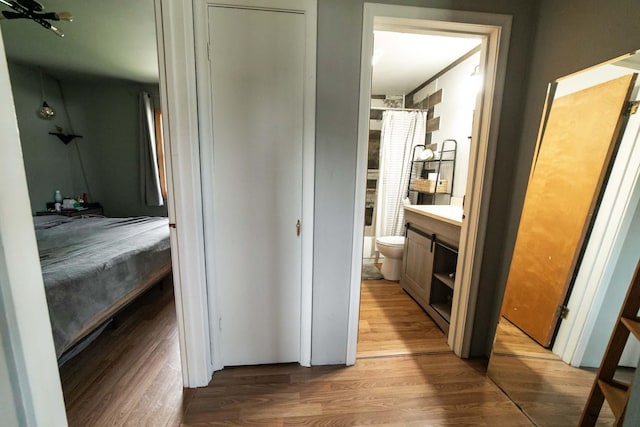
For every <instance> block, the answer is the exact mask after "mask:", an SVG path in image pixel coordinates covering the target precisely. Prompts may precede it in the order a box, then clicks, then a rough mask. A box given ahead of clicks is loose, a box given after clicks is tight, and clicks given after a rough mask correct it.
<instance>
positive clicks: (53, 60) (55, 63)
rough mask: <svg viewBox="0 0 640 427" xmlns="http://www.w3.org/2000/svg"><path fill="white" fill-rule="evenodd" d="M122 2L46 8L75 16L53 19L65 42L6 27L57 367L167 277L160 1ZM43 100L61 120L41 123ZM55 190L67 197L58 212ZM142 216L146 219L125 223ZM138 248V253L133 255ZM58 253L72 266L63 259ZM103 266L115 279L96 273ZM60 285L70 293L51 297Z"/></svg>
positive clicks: (18, 23) (23, 24) (23, 25)
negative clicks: (125, 25)
mask: <svg viewBox="0 0 640 427" xmlns="http://www.w3.org/2000/svg"><path fill="white" fill-rule="evenodd" d="M116 6H117V5H116V4H115V3H113V2H105V3H101V4H100V5H99V6H96V5H87V4H83V3H78V2H70V1H51V2H47V4H46V7H47V12H52V11H56V12H62V11H70V12H71V14H72V15H73V17H74V18H76V19H75V22H64V21H63V22H60V23H56V25H57V26H58V28H59V29H60V31H63V32H65V33H66V34H65V37H64V38H62V37H58V36H57V35H56V34H54V33H53V32H51V31H47V30H46V29H44V28H42V27H40V26H38V25H36V24H34V23H33V22H31V21H27V20H24V19H17V20H3V23H2V32H3V38H4V41H5V46H6V49H7V58H8V66H9V76H10V79H11V83H12V92H13V98H14V103H15V107H16V115H17V119H18V127H19V131H20V135H21V145H22V151H23V153H22V154H23V158H24V166H25V171H26V174H27V183H28V188H29V191H28V193H29V198H30V202H31V213H32V214H33V216H34V222H35V223H36V234H37V235H38V245H39V250H40V258H41V265H42V270H43V275H44V278H45V283H46V284H47V286H46V288H47V297H48V300H49V301H48V302H49V311H50V313H51V320H52V323H53V330H54V340H55V344H56V353H57V354H56V355H57V357H58V363H59V364H60V365H62V364H63V363H64V362H65V361H66V360H68V359H69V358H70V357H72V356H73V354H74V352H73V350H74V349H76V350H81V349H82V347H83V346H84V345H83V344H86V341H87V340H84V338H85V337H86V336H87V335H88V334H89V333H91V332H92V331H93V330H96V328H99V329H100V328H101V327H102V326H104V322H108V321H110V319H111V318H112V317H113V315H114V314H115V313H117V312H118V311H120V310H121V309H122V308H123V307H124V306H126V305H127V304H128V303H130V302H132V301H133V300H134V299H135V298H136V297H137V296H138V295H141V294H143V293H144V291H146V290H147V289H148V288H149V287H150V286H152V285H154V284H156V283H157V282H158V281H159V280H160V279H162V278H164V277H165V276H166V275H167V274H168V273H169V272H170V269H171V262H170V249H169V239H168V235H169V230H168V220H167V218H166V217H167V208H166V205H165V204H164V200H163V199H165V198H166V184H165V183H164V182H163V180H164V170H163V168H164V165H163V164H162V163H156V157H157V158H161V157H162V156H161V154H162V153H161V151H162V142H161V133H160V134H158V133H157V132H158V130H159V129H161V127H158V128H157V129H156V127H155V124H154V121H155V120H156V118H157V120H161V117H160V110H159V98H158V91H159V89H158V67H157V54H156V50H155V43H156V41H155V24H154V19H153V2H151V1H147V2H139V3H136V5H135V7H134V6H131V7H129V8H127V9H126V11H125V10H123V9H121V8H117V7H116ZM96 11H97V12H98V13H96ZM60 15H61V16H62V13H61V14H60ZM127 16H128V17H129V18H130V19H134V20H136V22H137V25H136V26H135V28H133V27H132V26H129V28H133V30H132V31H118V32H117V33H114V32H113V31H112V28H114V27H113V25H114V24H115V25H116V26H117V27H122V25H120V24H119V23H120V22H122V21H123V19H125V17H127ZM91 17H94V18H95V17H99V18H100V19H99V20H96V19H90V18H91ZM96 21H98V22H96ZM149 45H151V46H152V49H147V46H149ZM143 92H144V93H146V94H148V95H149V96H146V97H145V98H143V97H142V95H141V93H143ZM45 103H46V106H48V107H49V108H51V109H52V111H53V117H48V118H46V119H45V118H44V117H43V114H42V113H43V111H42V109H43V108H42V107H43V106H44V105H45ZM143 112H144V113H145V114H144V115H143ZM142 117H145V118H146V119H147V120H144V121H143V119H141V118H142ZM143 123H144V124H143ZM52 133H53V134H58V135H52ZM70 135H76V137H74V138H68V136H70ZM156 137H157V138H158V140H157V142H158V144H156ZM156 150H157V151H156ZM141 159H144V160H149V159H153V160H152V161H149V162H145V161H144V160H141ZM146 165H150V166H149V167H148V169H150V170H151V172H150V173H149V175H147V173H146V171H145V169H144V166H146ZM154 165H155V167H154ZM160 172H162V173H160ZM141 176H144V177H148V176H153V177H156V178H155V179H156V181H152V180H150V179H149V178H146V179H145V180H142V179H141V178H140V177H141ZM149 182H151V184H148V183H149ZM143 186H144V188H149V191H146V192H144V191H143ZM57 192H59V194H60V196H61V198H62V197H64V198H65V199H67V200H65V201H62V207H61V208H62V209H59V210H60V212H56V208H55V204H54V202H56V201H58V202H59V201H60V200H54V199H55V196H54V194H56V193H57ZM82 198H84V199H85V200H83V201H82V202H79V199H82ZM72 199H73V200H72ZM74 200H75V202H79V203H78V205H79V206H77V205H76V206H77V207H75V208H74V207H72V206H73V204H74ZM55 213H61V214H62V215H61V216H57V215H51V214H55ZM102 215H104V216H106V217H108V218H103V217H102ZM140 216H145V217H148V218H144V219H128V218H131V217H140ZM98 230H101V232H102V234H96V233H97V231H98ZM146 239H149V240H146ZM134 241H135V242H139V243H142V244H141V246H139V247H137V248H133V245H131V244H130V243H131V242H134ZM79 243H82V244H83V245H82V246H78V244H79ZM101 245H102V246H101ZM78 252H81V256H79V257H76V256H74V255H75V254H76V253H78ZM62 253H66V254H67V255H69V256H70V257H69V258H68V260H67V259H65V260H62V261H61V260H60V259H59V258H57V257H58V256H60V254H62ZM129 255H131V256H130V257H129ZM109 257H110V258H109ZM136 257H137V258H136ZM143 258H146V260H143ZM73 262H77V263H79V264H82V265H83V266H85V267H89V266H91V265H93V271H89V270H84V271H82V270H78V275H81V276H83V277H78V278H72V279H71V280H69V277H73V276H71V271H72V269H75V268H73V267H71V265H73V264H71V263H73ZM106 267H109V270H108V271H109V272H110V273H113V276H112V277H111V279H109V278H107V275H106V274H102V273H100V272H99V271H100V270H103V269H106ZM109 283H110V285H109V286H111V287H109V288H107V285H108V284H109ZM63 284H64V286H65V287H68V288H69V289H68V290H67V291H64V292H63V293H60V294H54V293H53V288H60V287H62V286H63ZM90 286H95V288H90ZM80 288H87V289H91V291H90V292H87V291H86V290H83V291H82V292H79V290H80ZM165 288H170V287H165ZM103 289H108V291H103ZM167 290H168V291H170V289H167ZM56 292H57V291H56ZM98 295H100V297H96V301H94V296H98ZM69 301H74V304H72V305H73V307H74V309H73V310H69V309H68V307H69ZM81 307H82V309H81ZM83 340H84V343H82V342H83ZM76 344H77V345H76ZM63 353H64V355H63Z"/></svg>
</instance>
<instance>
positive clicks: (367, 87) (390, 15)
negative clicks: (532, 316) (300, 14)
mask: <svg viewBox="0 0 640 427" xmlns="http://www.w3.org/2000/svg"><path fill="white" fill-rule="evenodd" d="M374 23H375V28H376V29H383V30H387V31H402V32H415V33H437V34H440V35H442V34H446V33H458V34H472V35H475V36H481V37H483V41H482V47H481V55H480V68H481V70H483V90H482V92H481V95H480V96H478V99H477V102H476V108H475V111H474V119H473V131H472V140H473V141H475V142H476V143H475V144H474V145H473V146H472V147H471V152H470V153H469V171H470V173H469V174H468V179H467V185H466V200H465V206H464V215H465V220H464V221H463V223H462V229H461V233H460V247H459V248H460V252H459V253H460V257H459V259H458V267H457V271H456V291H455V292H454V295H453V307H452V313H451V327H450V330H449V337H448V343H449V346H450V347H451V348H452V349H453V351H454V352H455V354H456V355H458V356H460V357H468V356H469V352H470V345H471V332H472V328H473V319H474V316H475V306H476V300H477V292H478V285H479V283H478V282H479V271H480V265H481V262H482V250H483V247H484V238H485V231H486V225H487V221H488V211H489V203H488V200H489V196H490V194H491V184H492V177H493V167H494V159H495V152H496V148H497V135H498V124H499V123H500V112H501V106H502V94H503V89H504V79H505V74H506V66H507V52H508V46H509V37H510V32H511V17H510V16H507V15H499V14H490V13H476V12H463V11H456V10H445V9H430V8H420V7H410V6H396V5H387V4H373V3H365V5H364V12H363V26H362V58H361V75H360V76H361V77H360V106H359V120H358V150H357V162H356V191H355V199H356V200H355V210H354V219H353V223H354V228H353V242H354V244H353V254H352V264H351V286H350V288H351V291H350V297H349V329H348V337H347V355H346V360H347V364H348V365H352V364H354V363H355V359H356V346H357V341H358V317H359V308H360V281H361V263H362V244H361V242H362V241H363V234H364V233H363V231H364V216H363V214H362V212H364V203H365V191H366V173H367V162H366V158H367V146H368V134H369V132H368V131H369V103H370V98H371V67H372V66H371V57H372V55H373V30H374Z"/></svg>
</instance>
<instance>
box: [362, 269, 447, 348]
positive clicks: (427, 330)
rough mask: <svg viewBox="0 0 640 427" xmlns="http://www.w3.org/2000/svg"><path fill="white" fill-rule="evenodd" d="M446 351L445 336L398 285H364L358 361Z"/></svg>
mask: <svg viewBox="0 0 640 427" xmlns="http://www.w3.org/2000/svg"><path fill="white" fill-rule="evenodd" d="M443 352H444V353H447V352H451V349H450V348H449V346H448V345H447V339H446V337H445V335H444V333H443V332H442V331H441V330H440V328H438V326H436V324H435V323H434V322H433V320H431V318H430V317H429V316H428V315H427V314H426V313H425V312H424V310H422V308H421V307H420V306H419V305H418V303H417V302H415V301H414V300H413V299H412V298H411V297H410V296H409V295H407V293H406V292H404V291H403V290H402V288H401V287H400V284H398V282H390V281H388V280H364V281H363V282H362V287H361V292H360V324H359V327H358V349H357V357H358V358H364V357H378V356H392V355H408V354H423V353H443Z"/></svg>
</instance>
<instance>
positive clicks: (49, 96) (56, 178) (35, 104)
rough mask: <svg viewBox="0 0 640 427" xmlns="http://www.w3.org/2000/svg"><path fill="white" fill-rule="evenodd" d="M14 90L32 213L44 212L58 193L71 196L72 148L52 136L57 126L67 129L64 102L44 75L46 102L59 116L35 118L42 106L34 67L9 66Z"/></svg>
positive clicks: (12, 64) (51, 81)
mask: <svg viewBox="0 0 640 427" xmlns="http://www.w3.org/2000/svg"><path fill="white" fill-rule="evenodd" d="M9 76H10V79H11V90H12V92H13V98H14V102H15V107H16V116H17V118H18V128H19V131H20V142H21V145H22V155H23V157H24V163H25V171H26V174H27V184H28V186H29V197H30V200H31V211H32V213H35V212H37V211H43V210H45V209H46V203H47V202H52V201H53V194H54V192H55V190H60V191H61V192H62V194H71V193H72V191H73V181H72V178H71V164H70V157H69V156H70V153H71V151H70V150H71V147H70V146H67V145H64V144H63V143H62V142H60V140H59V139H57V138H56V137H55V136H53V135H49V132H55V130H56V129H55V126H64V115H63V114H62V101H61V98H60V92H59V88H58V85H57V83H56V81H55V80H54V79H53V78H51V77H50V76H48V75H47V74H46V73H43V75H42V82H43V87H44V93H45V100H46V101H47V103H48V104H49V105H50V106H51V107H53V109H54V110H55V111H56V112H57V116H56V117H55V118H53V119H52V120H43V119H41V118H39V117H38V116H37V115H36V111H37V110H38V108H39V107H40V106H41V105H42V90H41V86H40V72H39V71H38V70H37V69H35V68H32V67H26V66H23V65H18V64H14V63H9Z"/></svg>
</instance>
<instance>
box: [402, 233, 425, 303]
mask: <svg viewBox="0 0 640 427" xmlns="http://www.w3.org/2000/svg"><path fill="white" fill-rule="evenodd" d="M403 263H404V265H403V269H402V277H401V278H400V284H401V285H402V288H403V289H404V290H405V291H407V292H408V293H409V294H410V295H411V296H412V297H413V298H415V299H416V301H418V302H419V303H420V305H422V306H423V307H425V306H427V305H428V304H429V291H430V287H431V273H432V270H433V251H432V245H431V239H429V238H428V237H425V236H423V235H421V234H418V233H416V232H414V231H413V230H408V232H407V238H406V240H405V248H404V260H403Z"/></svg>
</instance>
